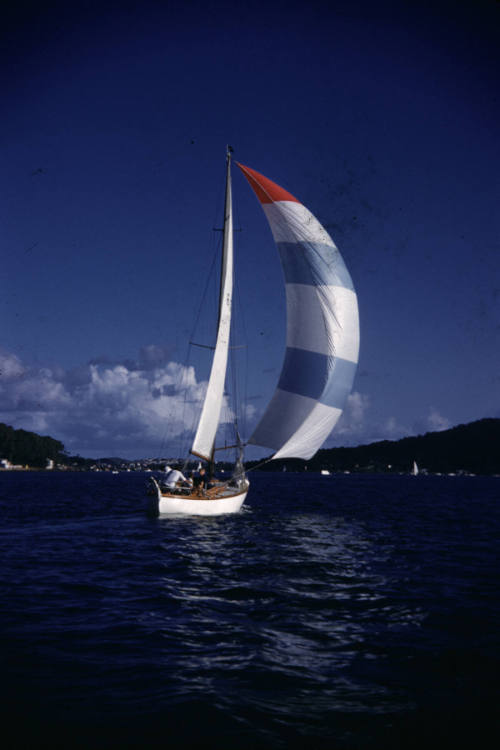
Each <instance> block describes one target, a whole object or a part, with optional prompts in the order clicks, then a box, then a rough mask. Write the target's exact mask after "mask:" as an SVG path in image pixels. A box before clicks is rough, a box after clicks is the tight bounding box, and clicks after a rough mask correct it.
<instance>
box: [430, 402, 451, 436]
mask: <svg viewBox="0 0 500 750" xmlns="http://www.w3.org/2000/svg"><path fill="white" fill-rule="evenodd" d="M427 422H428V425H429V428H430V430H431V431H432V432H442V431H443V430H449V428H450V427H451V422H450V420H449V419H447V418H446V417H443V416H442V415H441V414H439V412H438V411H437V409H435V408H434V407H431V410H430V414H429V416H428V417H427Z"/></svg>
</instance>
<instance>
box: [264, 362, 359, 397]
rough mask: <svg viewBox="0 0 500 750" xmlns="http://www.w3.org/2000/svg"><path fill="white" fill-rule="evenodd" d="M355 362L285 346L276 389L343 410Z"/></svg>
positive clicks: (354, 369)
mask: <svg viewBox="0 0 500 750" xmlns="http://www.w3.org/2000/svg"><path fill="white" fill-rule="evenodd" d="M356 366H357V363H355V362H348V361H347V360H346V359H341V358H340V357H329V356H327V355H326V354H318V353H317V352H309V351H306V350H305V349H294V348H292V347H288V348H287V350H286V354H285V362H284V364H283V371H282V373H281V378H280V381H279V383H278V388H280V389H281V390H283V391H288V392H289V393H297V394H298V395H299V396H306V397H307V398H312V399H314V400H315V401H320V402H321V403H322V404H325V405H326V406H334V407H336V408H337V409H343V408H344V404H345V400H346V398H347V396H348V395H349V392H350V390H351V386H352V381H353V380H354V374H355V372H356Z"/></svg>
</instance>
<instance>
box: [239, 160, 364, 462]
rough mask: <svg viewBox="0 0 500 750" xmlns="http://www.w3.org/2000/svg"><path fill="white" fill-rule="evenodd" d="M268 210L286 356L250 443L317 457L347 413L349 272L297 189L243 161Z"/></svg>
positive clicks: (353, 338)
mask: <svg viewBox="0 0 500 750" xmlns="http://www.w3.org/2000/svg"><path fill="white" fill-rule="evenodd" d="M238 166H239V167H240V169H241V170H242V172H243V174H244V175H245V177H246V178H247V180H248V181H249V183H250V185H251V186H252V188H253V190H254V192H255V193H256V195H257V198H258V199H259V201H260V202H261V205H262V208H263V210H264V213H265V214H266V216H267V219H268V221H269V225H270V227H271V231H272V233H273V237H274V240H275V242H276V245H277V247H278V251H279V254H280V258H281V264H282V266H283V272H284V276H285V284H286V302H287V341H286V354H285V360H284V364H283V369H282V371H281V376H280V379H279V382H278V386H277V389H276V391H275V393H274V396H273V398H272V400H271V402H270V404H269V406H268V408H267V410H266V411H265V413H264V415H263V417H262V419H261V421H260V422H259V424H258V426H257V428H256V430H255V431H254V433H253V435H252V436H251V438H250V440H249V442H250V443H253V444H255V445H260V446H264V447H266V448H270V449H271V450H273V451H275V453H274V455H273V458H289V457H296V458H304V459H308V458H311V457H312V456H313V455H314V454H315V453H316V451H317V450H318V449H319V448H320V447H321V445H322V444H323V442H324V441H325V439H326V438H327V437H328V435H329V433H330V432H331V430H332V429H333V427H334V425H335V423H336V422H337V420H338V418H339V417H340V415H341V413H342V409H343V408H344V405H345V401H346V399H347V396H348V394H349V392H350V390H351V387H352V383H353V380H354V375H355V372H356V366H357V362H358V352H359V318H358V303H357V297H356V293H355V291H354V287H353V284H352V281H351V277H350V275H349V272H348V271H347V268H346V266H345V264H344V261H343V260H342V256H341V255H340V253H339V251H338V250H337V248H336V246H335V244H334V243H333V241H332V239H331V237H330V236H329V234H328V233H327V232H326V230H325V229H324V228H323V227H322V226H321V224H320V223H319V222H318V221H317V219H316V218H315V217H314V216H313V215H312V214H311V212H310V211H309V210H308V209H307V208H306V207H305V206H303V205H302V204H301V203H299V201H298V200H297V199H296V198H294V196H293V195H291V194H290V193H288V192H287V191H286V190H283V188H281V187H279V186H278V185H276V184H275V183H274V182H272V181H271V180H268V179H267V178H266V177H264V176H263V175H261V174H259V173H258V172H256V171H255V170H253V169H250V168H249V167H245V166H243V165H242V164H238Z"/></svg>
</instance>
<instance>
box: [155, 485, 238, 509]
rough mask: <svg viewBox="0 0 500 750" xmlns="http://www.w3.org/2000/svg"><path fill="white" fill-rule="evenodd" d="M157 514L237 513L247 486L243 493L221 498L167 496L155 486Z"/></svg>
mask: <svg viewBox="0 0 500 750" xmlns="http://www.w3.org/2000/svg"><path fill="white" fill-rule="evenodd" d="M157 491H158V512H159V514H160V515H168V514H171V513H183V514H185V515H189V516H218V515H222V514H223V513H238V511H239V510H240V509H241V506H242V505H243V503H244V502H245V498H246V496H247V493H248V486H247V487H246V488H245V490H244V491H243V492H239V493H237V494H229V493H228V494H226V495H223V496H222V497H214V498H211V497H191V496H189V495H169V494H168V493H166V492H162V491H161V490H160V488H159V487H158V485H157Z"/></svg>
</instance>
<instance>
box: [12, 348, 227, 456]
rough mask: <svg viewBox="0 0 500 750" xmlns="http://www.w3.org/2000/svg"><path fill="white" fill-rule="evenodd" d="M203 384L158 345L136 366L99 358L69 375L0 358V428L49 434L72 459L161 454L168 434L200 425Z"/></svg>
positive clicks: (179, 433)
mask: <svg viewBox="0 0 500 750" xmlns="http://www.w3.org/2000/svg"><path fill="white" fill-rule="evenodd" d="M206 385H207V384H206V381H201V382H199V381H198V380H197V378H196V374H195V370H194V368H193V367H185V366H183V365H181V364H179V363H177V362H172V361H167V352H166V351H165V350H163V349H162V348H161V347H156V346H150V347H145V348H144V349H143V350H141V353H140V356H139V358H138V360H137V361H136V362H134V361H127V362H109V361H106V360H104V359H101V360H95V361H92V362H90V363H88V364H87V365H84V366H82V367H78V368H74V369H71V370H64V369H62V368H57V367H52V368H48V367H41V368H33V367H26V366H25V365H23V363H22V362H21V360H20V359H19V358H18V357H17V356H15V355H13V354H10V353H7V352H0V421H2V422H5V423H7V424H11V425H12V426H14V427H16V428H19V427H21V428H23V429H26V430H32V431H34V432H37V433H39V434H50V435H51V436H52V437H55V438H57V439H59V440H61V441H62V442H63V443H64V445H65V447H66V450H67V451H68V452H69V453H81V454H82V455H89V456H102V455H120V456H123V457H129V458H132V457H140V456H144V455H149V456H151V455H157V454H158V452H159V449H160V448H161V447H162V444H163V447H165V449H167V446H166V445H165V439H166V435H167V430H168V437H169V439H171V440H172V439H173V440H174V441H179V440H181V439H182V436H183V435H184V434H185V426H186V425H192V424H194V423H195V420H196V418H197V416H198V413H199V403H200V402H201V400H202V398H203V395H204V393H205V390H206ZM227 412H228V410H227V409H226V410H225V414H226V415H227ZM169 447H172V446H171V445H170V446H169Z"/></svg>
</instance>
